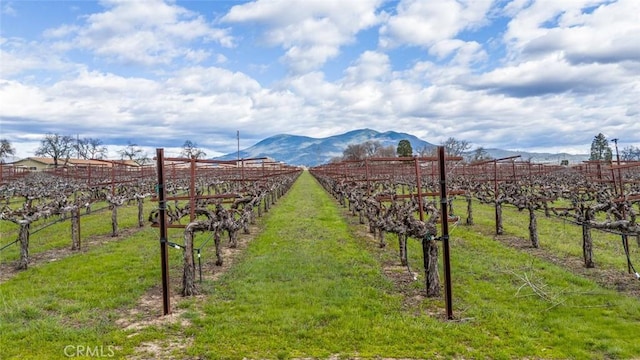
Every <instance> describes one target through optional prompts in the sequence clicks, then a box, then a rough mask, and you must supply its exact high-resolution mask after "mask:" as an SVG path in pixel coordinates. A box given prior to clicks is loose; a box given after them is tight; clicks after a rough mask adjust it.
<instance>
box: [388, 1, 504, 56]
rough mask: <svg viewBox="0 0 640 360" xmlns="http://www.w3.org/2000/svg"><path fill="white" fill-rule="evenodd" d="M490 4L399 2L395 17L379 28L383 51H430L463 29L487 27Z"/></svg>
mask: <svg viewBox="0 0 640 360" xmlns="http://www.w3.org/2000/svg"><path fill="white" fill-rule="evenodd" d="M491 3H492V1H490V0H481V1H456V0H443V1H422V0H402V1H400V4H399V5H398V7H397V13H396V14H395V15H393V16H391V17H390V18H389V20H388V21H387V23H386V24H385V25H383V26H382V27H381V28H380V44H381V46H382V47H395V46H400V45H416V46H424V47H430V46H432V45H434V44H436V43H437V42H438V41H441V40H446V39H452V38H454V37H455V36H456V35H457V34H458V33H460V32H461V31H463V30H465V29H473V28H476V27H479V26H482V25H484V24H486V23H487V20H486V15H487V13H488V11H489V10H490V8H491Z"/></svg>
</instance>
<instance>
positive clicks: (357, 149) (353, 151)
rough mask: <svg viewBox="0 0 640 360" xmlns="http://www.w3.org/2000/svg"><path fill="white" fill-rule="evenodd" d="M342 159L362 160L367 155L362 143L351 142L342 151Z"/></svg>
mask: <svg viewBox="0 0 640 360" xmlns="http://www.w3.org/2000/svg"><path fill="white" fill-rule="evenodd" d="M342 157H343V158H344V160H362V159H364V158H365V157H367V149H366V147H365V146H364V145H363V144H351V145H348V146H347V148H346V149H345V150H344V151H343V152H342Z"/></svg>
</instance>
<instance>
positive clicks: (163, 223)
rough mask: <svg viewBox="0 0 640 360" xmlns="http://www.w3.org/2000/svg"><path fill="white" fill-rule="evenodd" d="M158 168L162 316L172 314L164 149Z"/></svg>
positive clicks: (157, 150)
mask: <svg viewBox="0 0 640 360" xmlns="http://www.w3.org/2000/svg"><path fill="white" fill-rule="evenodd" d="M156 159H157V167H158V215H159V216H158V217H159V219H158V222H159V223H160V264H161V268H162V310H163V311H162V314H163V315H169V314H170V313H171V301H170V296H169V251H168V250H169V249H168V247H167V241H168V239H167V216H166V205H167V204H166V200H165V198H166V196H167V195H166V194H167V193H166V188H165V186H164V185H165V184H164V149H156Z"/></svg>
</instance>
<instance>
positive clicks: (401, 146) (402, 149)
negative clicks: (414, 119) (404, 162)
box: [396, 140, 413, 157]
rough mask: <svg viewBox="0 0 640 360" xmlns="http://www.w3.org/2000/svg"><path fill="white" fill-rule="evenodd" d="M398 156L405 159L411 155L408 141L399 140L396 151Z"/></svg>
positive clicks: (411, 150) (411, 151)
mask: <svg viewBox="0 0 640 360" xmlns="http://www.w3.org/2000/svg"><path fill="white" fill-rule="evenodd" d="M396 152H397V153H398V156H400V157H407V156H411V155H413V149H412V148H411V143H410V142H409V140H400V142H398V149H397V150H396Z"/></svg>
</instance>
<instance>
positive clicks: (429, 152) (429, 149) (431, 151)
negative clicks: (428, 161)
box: [418, 145, 438, 157]
mask: <svg viewBox="0 0 640 360" xmlns="http://www.w3.org/2000/svg"><path fill="white" fill-rule="evenodd" d="M437 149H438V148H437V147H435V146H429V145H422V147H421V148H420V150H418V156H420V157H426V156H436V155H437V154H436V153H437V151H436V150H437Z"/></svg>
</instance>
